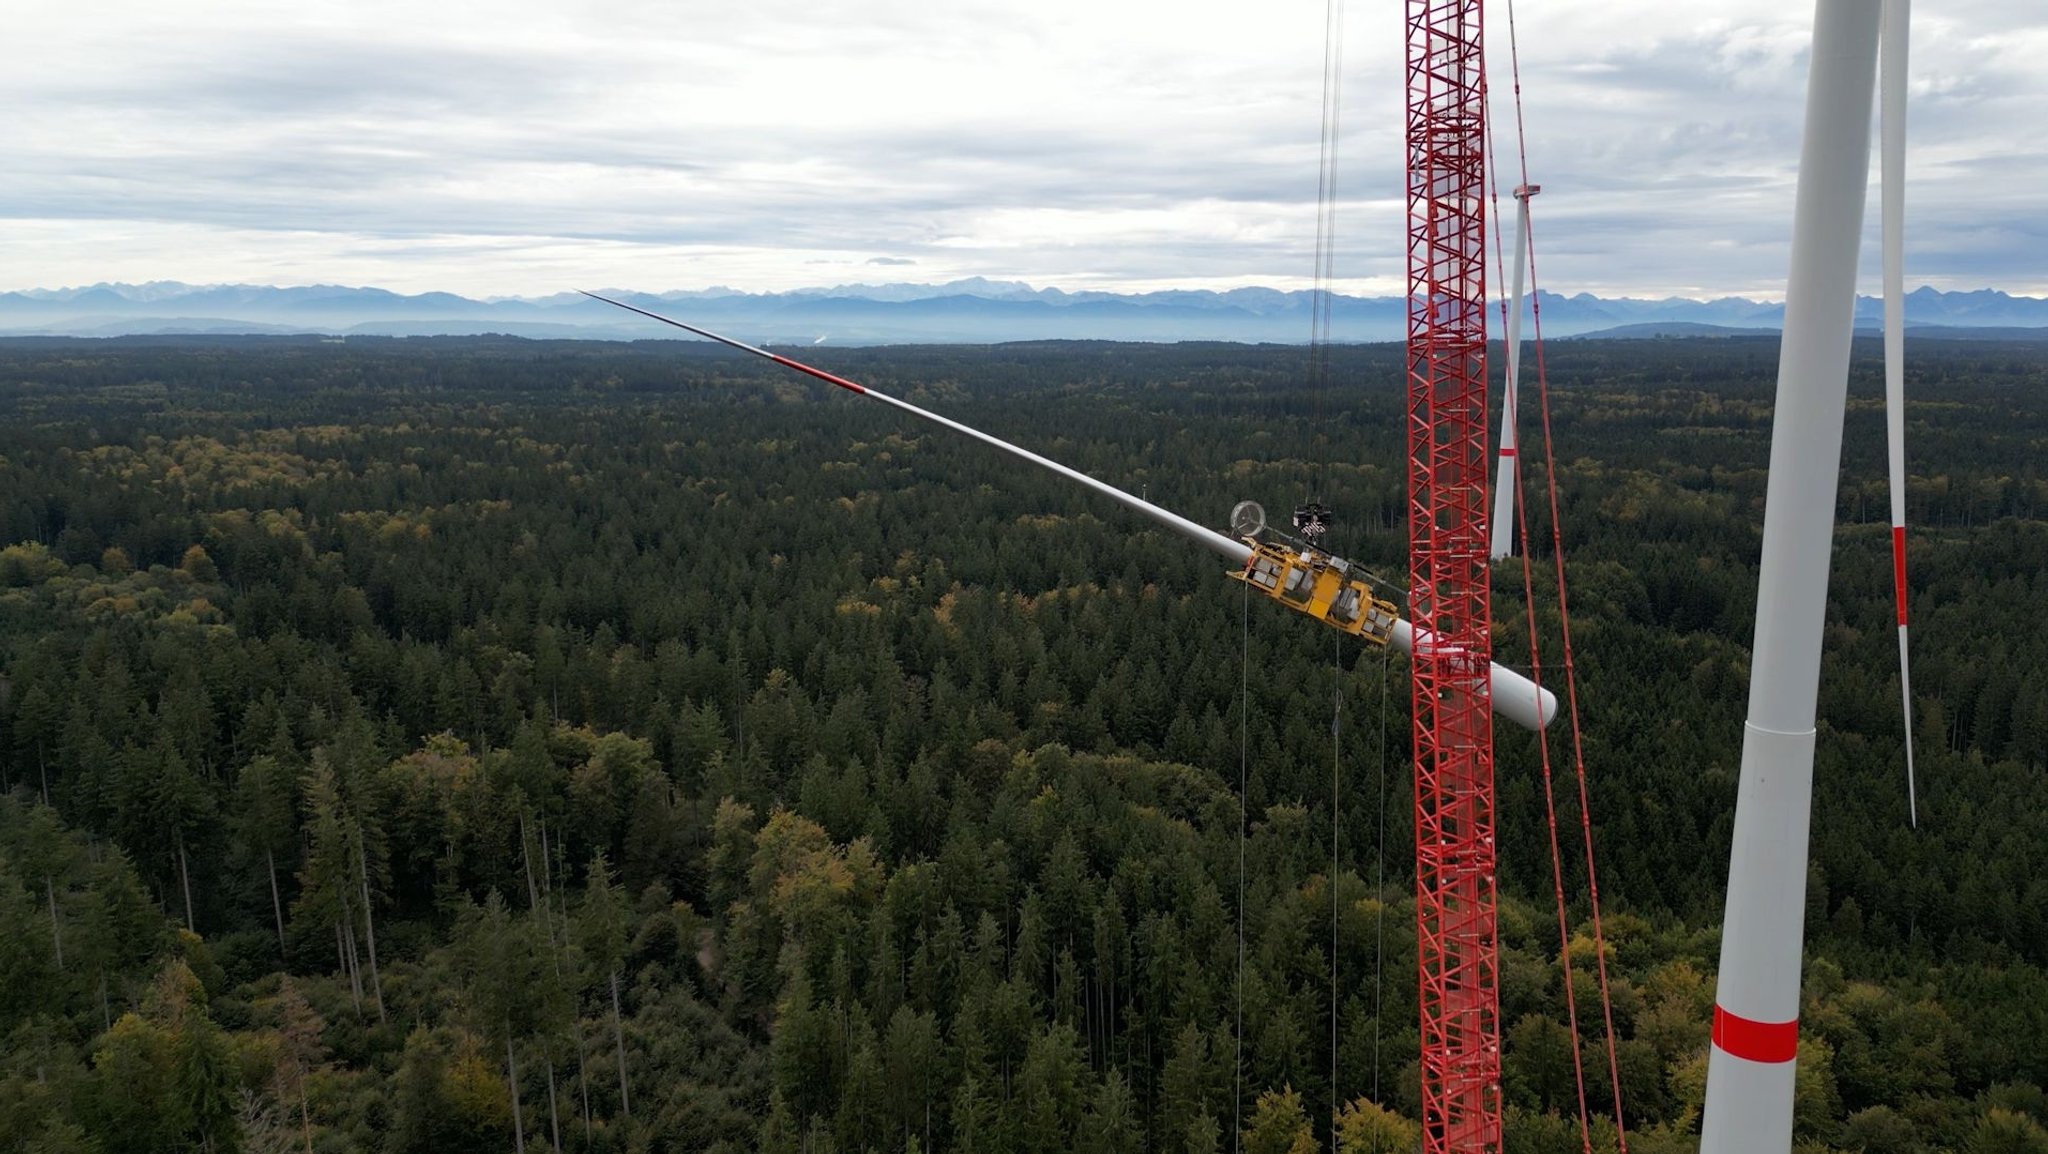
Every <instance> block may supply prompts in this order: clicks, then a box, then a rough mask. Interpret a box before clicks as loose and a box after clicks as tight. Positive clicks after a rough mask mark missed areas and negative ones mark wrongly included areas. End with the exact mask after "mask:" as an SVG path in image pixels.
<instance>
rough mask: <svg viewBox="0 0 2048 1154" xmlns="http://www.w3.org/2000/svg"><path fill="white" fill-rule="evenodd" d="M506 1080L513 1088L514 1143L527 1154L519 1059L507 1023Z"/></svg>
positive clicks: (521, 1153)
mask: <svg viewBox="0 0 2048 1154" xmlns="http://www.w3.org/2000/svg"><path fill="white" fill-rule="evenodd" d="M505 1080H506V1082H507V1083H509V1084H510V1085H511V1087H512V1142H513V1147H514V1149H515V1150H517V1151H518V1154H526V1122H525V1119H524V1118H523V1117H522V1116H521V1114H520V1112H519V1059H517V1058H515V1057H513V1056H512V1023H511V1022H509V1021H508V1022H506V1023H505Z"/></svg>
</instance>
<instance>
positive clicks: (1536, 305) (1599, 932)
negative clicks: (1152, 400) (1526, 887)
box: [1507, 0, 1628, 1154]
mask: <svg viewBox="0 0 2048 1154" xmlns="http://www.w3.org/2000/svg"><path fill="white" fill-rule="evenodd" d="M1507 12H1508V56H1509V63H1510V66H1511V68H1512V75H1513V79H1514V92H1515V144H1516V149H1517V153H1518V159H1519V161H1520V166H1521V167H1520V172H1521V182H1522V184H1523V185H1527V184H1528V183H1529V150H1528V140H1527V135H1526V132H1525V131H1524V127H1523V119H1522V61H1521V52H1520V46H1519V44H1518V43H1517V40H1516V34H1515V6H1514V0H1508V5H1507ZM1528 245H1529V249H1528V253H1527V256H1528V260H1529V300H1530V327H1531V334H1532V337H1533V342H1532V343H1533V345H1534V351H1535V354H1536V391H1537V397H1538V398H1539V403H1538V410H1539V412H1540V413H1541V414H1542V419H1543V473H1544V489H1545V495H1546V497H1547V500H1548V504H1549V510H1550V546H1551V549H1550V554H1551V563H1552V565H1553V567H1554V569H1555V574H1556V584H1557V617H1558V632H1559V635H1560V639H1561V642H1562V648H1563V653H1564V682H1565V702H1566V709H1567V711H1568V713H1569V715H1570V717H1571V735H1572V770H1573V774H1574V776H1575V777H1576V778H1577V782H1578V789H1579V833H1580V836H1581V839H1582V841H1583V843H1584V848H1585V854H1586V891H1587V897H1588V905H1589V908H1590V912H1591V915H1592V923H1593V960H1594V968H1595V973H1596V974H1597V975H1598V978H1599V988H1600V1013H1601V1018H1602V1023H1603V1025H1604V1028H1605V1035H1606V1043H1607V1076H1608V1079H1609V1082H1610V1086H1611V1089H1612V1092H1613V1102H1614V1132H1615V1143H1616V1147H1617V1152H1618V1154H1628V1127H1627V1124H1626V1121H1625V1119H1624V1117H1623V1111H1622V1100H1621V1064H1620V1056H1619V1053H1618V1047H1617V1045H1616V1041H1615V1032H1614V999H1613V996H1612V992H1611V990H1610V988H1609V983H1608V975H1607V938H1606V934H1605V932H1604V930H1603V928H1602V926H1601V919H1600V875H1599V871H1598V870H1597V868H1596V867H1595V864H1594V855H1593V818H1592V809H1591V801H1590V791H1589V789H1588V786H1587V781H1586V747H1585V739H1584V734H1583V730H1582V727H1581V725H1580V718H1579V689H1578V670H1577V665H1576V663H1575V661H1574V660H1573V656H1572V619H1571V604H1570V596H1569V594H1568V590H1567V586H1566V582H1565V554H1564V532H1563V528H1562V521H1561V519H1560V518H1559V516H1558V509H1559V504H1558V499H1557V455H1556V449H1555V447H1554V445H1553V442H1552V439H1551V425H1550V379H1549V375H1548V373H1547V372H1546V371H1545V365H1544V349H1543V300H1542V295H1541V293H1540V292H1539V291H1538V286H1539V285H1540V284H1541V282H1540V281H1539V280H1538V278H1537V275H1536V226H1535V222H1534V220H1533V219H1532V220H1531V222H1530V225H1529V234H1528ZM1515 485H1516V490H1517V491H1516V498H1517V500H1516V505H1517V507H1518V508H1520V509H1522V510H1523V512H1522V513H1521V518H1522V541H1523V547H1522V565H1523V570H1524V576H1523V585H1524V589H1525V591H1526V592H1527V593H1528V595H1529V599H1530V600H1529V615H1530V619H1531V621H1530V624H1531V628H1532V629H1533V627H1534V624H1535V622H1534V618H1535V601H1534V579H1533V575H1532V574H1531V573H1530V568H1531V566H1530V562H1529V549H1528V540H1529V535H1528V528H1527V524H1528V514H1527V512H1526V502H1524V501H1522V500H1521V496H1522V493H1521V491H1520V490H1521V474H1520V470H1517V471H1516V481H1515ZM1530 648H1531V657H1532V659H1533V658H1534V656H1535V646H1534V645H1533V644H1532V645H1531V647H1530ZM1543 745H1544V751H1545V752H1544V756H1545V759H1546V763H1547V761H1548V757H1549V741H1548V734H1547V733H1546V734H1545V735H1544V741H1543ZM1548 781H1549V779H1548V773H1547V772H1546V775H1545V789H1546V791H1547V790H1548ZM1553 815H1554V807H1553ZM1552 820H1553V823H1554V821H1555V818H1554V816H1553V819H1552ZM1566 953H1567V954H1569V950H1568V949H1567V951H1566ZM1574 1035H1575V1036H1574V1038H1573V1041H1574V1044H1575V1045H1576V1042H1577V1038H1576V1030H1575V1031H1574Z"/></svg>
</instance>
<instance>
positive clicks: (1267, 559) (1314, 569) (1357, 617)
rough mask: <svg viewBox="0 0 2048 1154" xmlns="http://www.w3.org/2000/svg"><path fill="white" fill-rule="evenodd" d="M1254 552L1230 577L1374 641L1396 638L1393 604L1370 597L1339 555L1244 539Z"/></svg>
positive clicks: (1360, 579)
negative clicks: (1242, 566)
mask: <svg viewBox="0 0 2048 1154" xmlns="http://www.w3.org/2000/svg"><path fill="white" fill-rule="evenodd" d="M1245 544H1247V545H1250V546H1251V550H1252V555H1251V556H1250V557H1249V558H1248V559H1246V561H1245V565H1244V568H1243V569H1241V570H1238V571H1237V572H1234V573H1232V574H1231V575H1230V576H1232V577H1233V578H1235V579H1237V580H1239V581H1243V582H1244V583H1245V584H1247V585H1250V586H1251V587H1252V588H1253V589H1256V590H1258V591H1259V592H1261V593H1264V594H1265V595H1266V596H1268V597H1271V598H1272V599H1273V600H1275V601H1278V602H1279V603H1280V604H1282V605H1285V606H1287V607H1288V608H1289V609H1294V610H1297V611H1299V612H1302V613H1306V614H1308V615H1309V616H1310V617H1313V618H1315V619H1316V620H1318V621H1323V622H1327V623H1328V624H1331V625H1334V626H1336V627H1337V628H1339V629H1342V630H1343V631H1344V632H1346V633H1349V634H1351V635H1352V636H1354V637H1363V638H1364V639H1365V640H1367V641H1370V642H1371V643H1373V644H1374V645H1386V644H1388V643H1389V642H1391V641H1392V640H1393V638H1394V621H1395V619H1396V617H1397V616H1398V614H1397V612H1396V610H1395V608H1394V603H1393V602H1391V601H1384V600H1381V599H1379V598H1376V597H1374V596H1373V595H1372V589H1371V587H1370V586H1369V585H1367V584H1366V581H1365V579H1364V577H1363V576H1362V575H1361V574H1358V573H1354V571H1353V566H1352V564H1351V563H1350V562H1349V561H1346V560H1344V559H1343V558H1342V557H1333V556H1331V555H1330V554H1328V553H1319V552H1317V551H1315V550H1313V549H1302V550H1299V551H1297V550H1293V549H1288V548H1285V547H1283V546H1280V545H1275V544H1272V543H1270V542H1266V541H1258V540H1253V539H1251V538H1246V539H1245Z"/></svg>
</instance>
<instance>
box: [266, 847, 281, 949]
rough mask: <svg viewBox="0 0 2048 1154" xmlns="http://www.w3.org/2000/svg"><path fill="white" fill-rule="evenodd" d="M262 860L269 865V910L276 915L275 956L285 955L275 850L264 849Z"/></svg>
mask: <svg viewBox="0 0 2048 1154" xmlns="http://www.w3.org/2000/svg"><path fill="white" fill-rule="evenodd" d="M263 860H264V862H265V864H267V865H269V866H270V912H272V913H274V914H276V915H277V956H278V957H280V958H282V957H286V956H287V955H286V953H285V945H284V899H283V898H281V897H279V896H278V893H277V852H276V851H275V850H268V849H266V850H264V851H263Z"/></svg>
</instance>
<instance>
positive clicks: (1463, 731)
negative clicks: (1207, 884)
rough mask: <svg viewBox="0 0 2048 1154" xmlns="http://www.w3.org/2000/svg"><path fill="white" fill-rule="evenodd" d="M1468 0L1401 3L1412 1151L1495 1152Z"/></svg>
mask: <svg viewBox="0 0 2048 1154" xmlns="http://www.w3.org/2000/svg"><path fill="white" fill-rule="evenodd" d="M1480 13H1481V2H1480V0H1407V15H1406V36H1407V39H1406V43H1407V149H1408V169H1407V171H1408V571H1409V585H1408V588H1409V599H1410V605H1411V612H1412V620H1413V622H1414V626H1415V644H1414V654H1413V655H1414V661H1413V663H1412V666H1411V668H1412V670H1413V676H1412V681H1411V691H1412V693H1413V702H1414V718H1415V728H1414V739H1415V759H1414V760H1415V899H1416V901H1415V922H1416V927H1415V928H1416V945H1417V954H1418V964H1419V967H1420V971H1421V1028H1422V1148H1423V1150H1424V1152H1425V1154H1439V1152H1443V1154H1448V1152H1454V1151H1455V1152H1458V1154H1465V1152H1470V1151H1497V1150H1499V1149H1500V1141H1501V1096H1500V1001H1499V985H1498V980H1497V979H1498V971H1499V944H1498V939H1497V934H1496V929H1495V910H1496V898H1495V886H1494V856H1495V847H1494V836H1493V829H1494V812H1493V811H1494V799H1493V720H1492V715H1491V712H1490V710H1489V707H1488V706H1489V702H1488V691H1487V681H1486V676H1487V669H1488V667H1489V665H1490V662H1491V655H1492V640H1491V637H1490V627H1491V612H1490V606H1489V604H1488V600H1487V580H1488V558H1487V547H1488V538H1487V517H1486V441H1487V438H1486V236H1485V228H1486V118H1485V107H1486V104H1485V95H1486V79H1485V68H1484V58H1483V56H1482V53H1481V37H1480Z"/></svg>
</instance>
